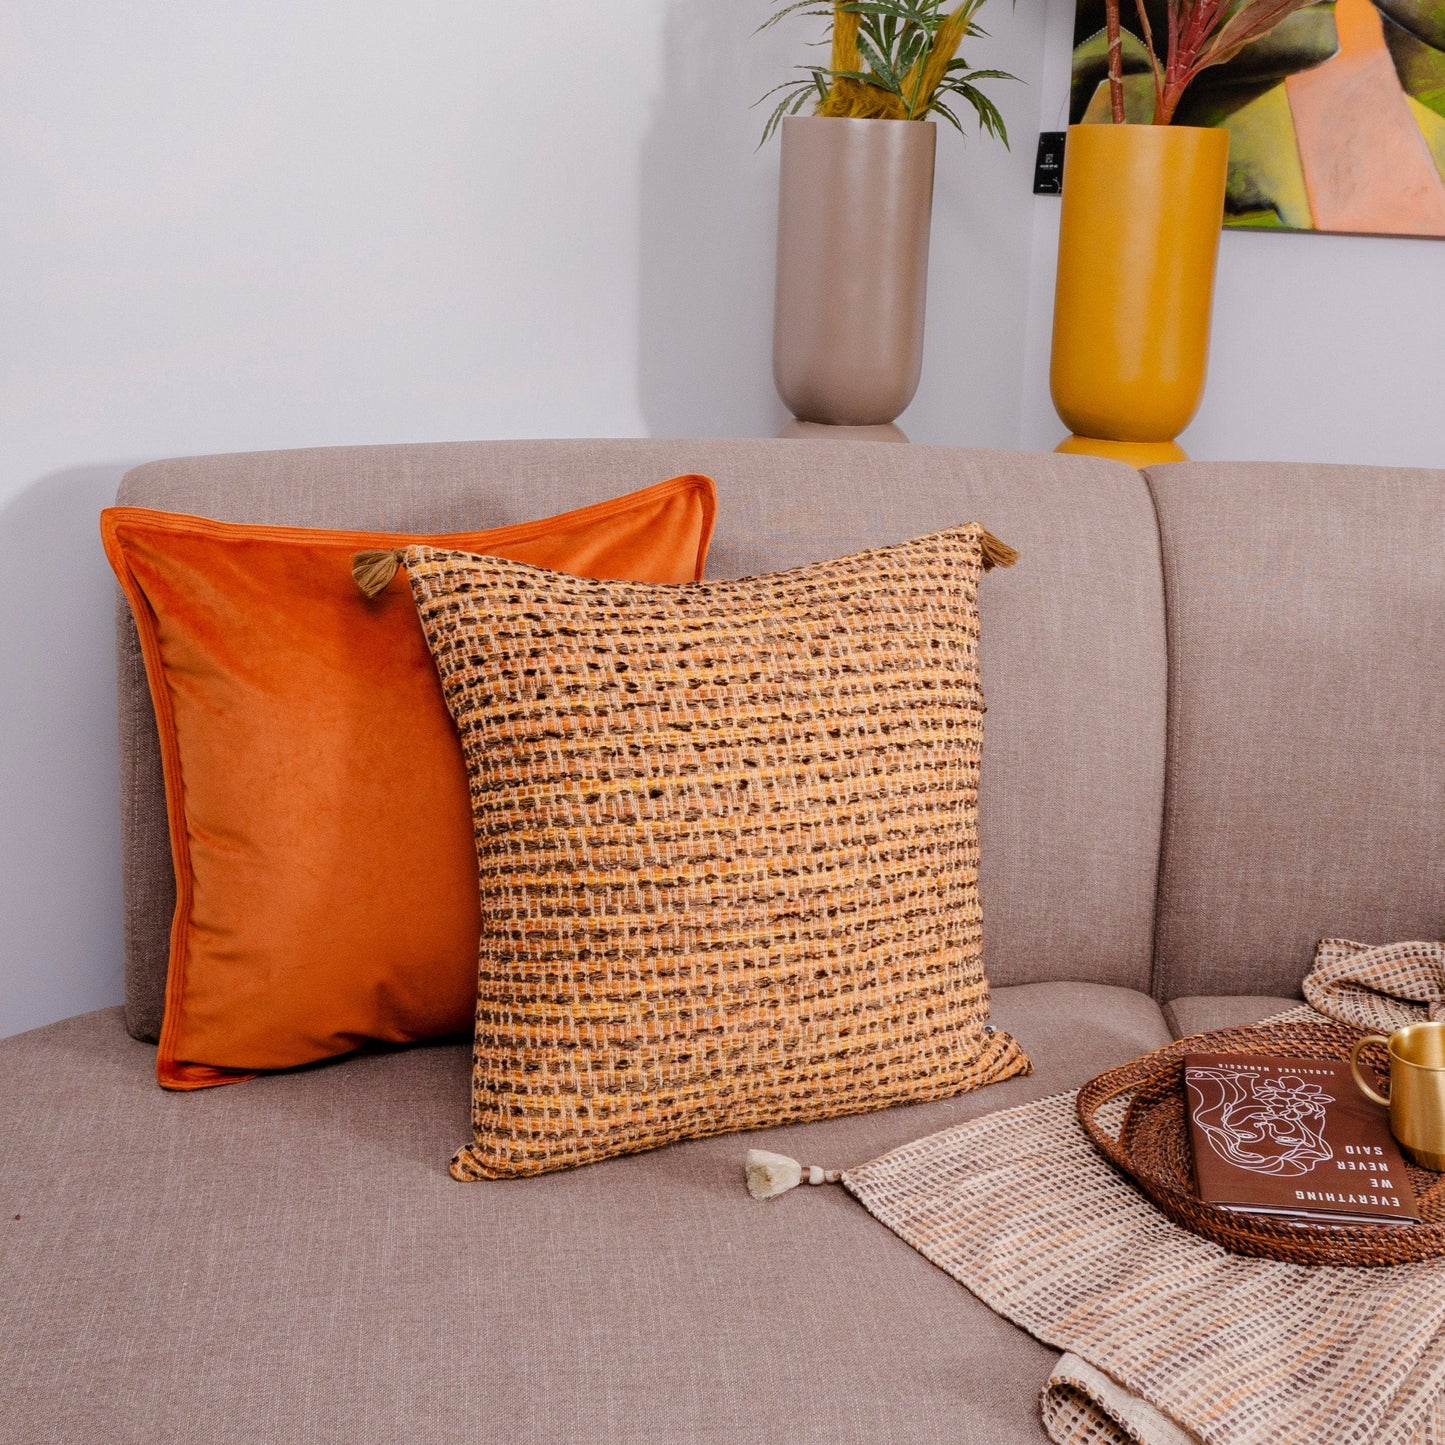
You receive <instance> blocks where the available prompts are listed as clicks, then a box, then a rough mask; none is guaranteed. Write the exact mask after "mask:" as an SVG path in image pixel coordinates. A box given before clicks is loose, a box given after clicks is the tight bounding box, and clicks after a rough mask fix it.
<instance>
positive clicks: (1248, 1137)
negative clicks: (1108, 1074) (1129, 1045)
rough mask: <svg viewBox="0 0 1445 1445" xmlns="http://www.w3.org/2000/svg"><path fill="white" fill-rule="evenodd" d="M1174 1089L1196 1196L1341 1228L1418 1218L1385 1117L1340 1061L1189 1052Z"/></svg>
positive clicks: (1249, 1210) (1232, 1206) (1236, 1207)
mask: <svg viewBox="0 0 1445 1445" xmlns="http://www.w3.org/2000/svg"><path fill="white" fill-rule="evenodd" d="M1184 1084H1185V1093H1186V1096H1187V1099H1188V1107H1189V1132H1190V1138H1191V1141H1192V1143H1193V1145H1194V1172H1195V1176H1196V1179H1197V1182H1198V1186H1199V1195H1200V1198H1201V1199H1204V1200H1206V1201H1207V1202H1209V1203H1211V1204H1217V1205H1219V1206H1220V1207H1221V1208H1225V1209H1234V1210H1239V1211H1241V1212H1246V1213H1256V1214H1279V1215H1286V1216H1291V1215H1292V1216H1296V1217H1298V1218H1300V1219H1302V1220H1316V1221H1321V1222H1331V1223H1341V1224H1358V1223H1363V1222H1379V1221H1385V1222H1391V1223H1407V1222H1411V1221H1416V1220H1418V1219H1419V1217H1420V1216H1419V1212H1418V1210H1417V1208H1416V1204H1415V1192H1414V1190H1413V1189H1412V1188H1411V1185H1410V1177H1409V1174H1408V1173H1407V1172H1406V1169H1405V1161H1404V1159H1403V1157H1402V1156H1401V1154H1400V1150H1399V1147H1398V1146H1397V1145H1396V1143H1395V1141H1394V1139H1393V1138H1392V1137H1391V1135H1390V1128H1389V1124H1388V1122H1387V1118H1386V1113H1385V1111H1384V1110H1383V1109H1381V1108H1380V1107H1379V1106H1378V1105H1377V1104H1372V1103H1371V1102H1370V1101H1369V1100H1368V1099H1366V1098H1364V1097H1363V1095H1361V1094H1360V1092H1359V1090H1357V1089H1356V1088H1355V1084H1354V1080H1353V1079H1351V1077H1350V1067H1349V1065H1348V1064H1346V1063H1339V1062H1334V1061H1332V1060H1329V1059H1279V1058H1271V1057H1268V1056H1265V1055H1252V1054H1189V1055H1188V1056H1187V1057H1186V1058H1185V1060H1184Z"/></svg>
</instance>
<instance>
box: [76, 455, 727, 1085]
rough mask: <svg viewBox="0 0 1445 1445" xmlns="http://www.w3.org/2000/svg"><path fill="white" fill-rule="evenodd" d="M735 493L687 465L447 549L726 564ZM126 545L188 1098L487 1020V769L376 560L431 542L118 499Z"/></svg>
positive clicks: (633, 570)
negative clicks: (460, 736)
mask: <svg viewBox="0 0 1445 1445" xmlns="http://www.w3.org/2000/svg"><path fill="white" fill-rule="evenodd" d="M714 510H715V496H714V490H713V485H712V483H711V482H710V481H709V480H708V479H707V478H706V477H697V476H687V477H677V478H674V479H673V480H671V481H668V482H663V483H660V484H659V485H657V486H654V487H649V488H647V489H645V490H644V491H640V492H635V493H632V494H630V495H629V496H626V497H620V498H617V499H615V500H613V501H608V502H603V503H600V504H598V505H596V506H592V507H585V508H582V509H581V510H578V511H575V512H568V513H565V514H564V515H562V516H559V517H551V518H547V519H546V520H544V521H539V522H529V523H524V524H522V525H520V526H513V527H503V528H498V529H495V530H492V531H487V532H473V533H466V534H462V535H456V536H447V537H433V538H430V539H427V540H430V541H431V542H433V543H435V544H436V545H439V546H446V547H456V548H460V549H464V550H467V551H478V552H484V553H490V554H493V555H496V556H500V557H507V558H511V559H513V560H515V561H521V562H528V563H531V564H533V565H535V566H538V567H546V568H553V569H557V570H565V571H571V572H576V573H579V574H581V575H584V576H588V577H596V578H611V579H632V580H636V581H645V582H691V581H696V580H697V579H698V578H700V577H701V575H702V568H703V561H704V558H705V556H706V552H707V545H708V541H709V539H710V536H711V532H712V523H713V516H714ZM101 534H102V536H103V538H104V541H105V550H106V555H107V556H108V557H109V559H110V563H111V566H112V567H114V569H115V572H116V575H117V577H119V579H120V583H121V586H122V588H123V589H124V590H125V594H126V597H127V598H128V599H129V601H130V605H131V610H132V611H133V613H134V614H135V619H136V624H137V627H138V629H139V632H140V639H141V647H142V650H143V652H144V654H145V661H146V671H147V675H148V677H149V681H150V688H151V696H152V698H153V700H154V702H155V710H156V720H157V724H158V727H159V730H160V740H161V753H162V758H163V760H164V764H165V776H166V796H167V804H168V809H169V814H170V831H171V850H172V856H173V860H174V864H175V872H176V895H177V896H176V914H175V921H174V924H173V926H172V930H171V952H170V964H169V972H168V976H167V984H166V1005H165V1021H164V1023H163V1025H162V1029H161V1036H160V1050H159V1054H158V1057H157V1062H156V1071H157V1076H158V1078H159V1079H160V1082H161V1083H162V1084H164V1085H165V1086H166V1087H168V1088H173V1089H194V1088H204V1087H206V1086H207V1085H211V1084H222V1083H230V1082H234V1081H236V1080H238V1079H243V1078H250V1077H252V1076H254V1074H255V1073H256V1071H258V1070H262V1069H281V1068H288V1067H290V1066H293V1065H296V1064H304V1063H308V1062H311V1061H313V1060H316V1059H322V1058H327V1057H330V1056H332V1055H335V1054H340V1053H344V1052H346V1051H347V1050H349V1049H354V1048H356V1047H358V1046H359V1045H361V1044H363V1043H365V1042H367V1041H368V1040H381V1041H387V1042H392V1043H405V1042H411V1041H414V1040H417V1039H425V1038H435V1037H439V1036H442V1035H446V1034H452V1033H461V1032H465V1031H467V1030H468V1029H470V1028H471V1025H472V1015H473V1012H474V1009H475V1005H476V971H477V936H478V932H479V920H478V903H477V864H476V853H475V848H474V844H473V841H472V819H471V807H470V802H469V799H468V793H467V777H466V769H465V766H464V764H463V761H462V753H461V748H460V746H459V744H458V742H457V737H456V732H455V730H454V728H453V726H452V723H451V718H450V716H449V714H448V712H447V707H446V703H445V702H444V700H443V698H442V693H441V687H440V685H439V683H438V681H437V674H436V669H435V667H434V665H433V663H432V660H431V655H430V654H429V652H428V651H427V645H426V641H425V639H424V637H423V636H422V631H421V628H420V626H419V625H418V623H417V615H416V609H415V607H414V606H413V604H412V600H411V596H410V594H409V592H408V589H407V586H406V583H405V581H404V580H402V579H398V580H397V581H396V582H394V583H393V585H392V586H391V587H390V588H389V589H388V590H387V591H385V592H383V593H382V594H381V595H380V596H379V597H377V598H375V599H374V600H373V601H370V602H367V601H365V600H364V599H362V598H361V597H360V596H359V594H358V593H357V590H356V587H355V585H354V583H353V582H352V580H351V571H350V567H351V556H352V553H354V552H355V551H356V550H357V549H358V548H362V547H378V546H380V547H386V546H398V545H406V544H407V543H409V542H416V541H419V540H422V539H419V538H416V537H404V536H393V535H381V534H376V533H364V532H324V531H311V530H304V529H300V528H288V527H249V526H237V525H234V524H230V523H224V522H213V521H207V520H204V519H202V518H199V517H187V516H176V515H172V514H170V513H165V512H152V511H147V510H144V509H140V508H130V507H115V508H111V509H110V510H108V511H106V512H105V513H104V514H103V515H102V519H101Z"/></svg>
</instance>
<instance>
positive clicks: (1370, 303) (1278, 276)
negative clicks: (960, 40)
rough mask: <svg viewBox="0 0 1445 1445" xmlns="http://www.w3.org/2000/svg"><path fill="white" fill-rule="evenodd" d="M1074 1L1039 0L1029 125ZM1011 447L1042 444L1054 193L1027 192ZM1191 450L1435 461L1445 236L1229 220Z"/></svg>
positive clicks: (1051, 95)
mask: <svg viewBox="0 0 1445 1445" xmlns="http://www.w3.org/2000/svg"><path fill="white" fill-rule="evenodd" d="M1073 12H1074V0H1047V10H1046V20H1045V32H1046V33H1045V35H1044V39H1043V63H1042V65H1041V67H1040V71H1039V85H1038V90H1037V93H1038V96H1039V102H1040V111H1039V128H1040V129H1047V130H1061V129H1063V127H1064V126H1065V125H1066V124H1067V120H1068V108H1067V95H1068V73H1069V50H1070V46H1071V43H1072V32H1073ZM1033 204H1034V236H1033V264H1032V276H1031V283H1032V284H1031V290H1030V296H1029V303H1028V306H1029V320H1028V337H1027V342H1026V345H1025V350H1026V358H1025V362H1024V375H1023V397H1024V401H1023V410H1022V417H1021V423H1020V430H1019V441H1018V444H1019V445H1020V446H1024V447H1052V446H1053V445H1054V444H1055V443H1056V442H1058V441H1059V439H1060V438H1061V437H1062V436H1063V435H1064V434H1065V432H1066V430H1067V429H1066V428H1065V427H1064V426H1063V425H1062V424H1061V423H1060V422H1059V420H1058V418H1057V417H1056V416H1055V415H1054V412H1053V408H1052V406H1050V404H1049V399H1048V398H1049V385H1048V380H1049V332H1050V327H1051V325H1052V307H1053V277H1054V256H1055V250H1056V247H1057V244H1058V225H1059V202H1058V200H1057V199H1054V198H1051V197H1043V196H1040V197H1036V198H1035V200H1034V203H1033ZM1180 440H1181V442H1182V444H1183V446H1184V448H1185V450H1187V451H1188V452H1189V454H1190V456H1193V457H1198V458H1200V459H1209V460H1223V459H1249V460H1265V461H1325V462H1365V463H1371V462H1373V463H1379V464H1382V465H1394V466H1426V467H1445V241H1442V240H1420V239H1412V238H1405V237H1383V236H1327V235H1294V234H1284V233H1279V232H1274V233H1269V232H1257V231H1226V232H1225V233H1224V235H1223V237H1222V238H1221V242H1220V253H1219V271H1218V277H1217V280H1216V285H1215V300H1214V331H1213V338H1212V344H1211V350H1210V365H1209V384H1208V387H1207V389H1206V391H1205V396H1204V402H1203V405H1202V406H1201V407H1200V410H1199V414H1198V416H1196V418H1195V420H1194V422H1193V423H1192V425H1191V426H1190V427H1189V429H1188V430H1187V431H1186V432H1185V433H1184V435H1183V437H1182V438H1181V439H1180Z"/></svg>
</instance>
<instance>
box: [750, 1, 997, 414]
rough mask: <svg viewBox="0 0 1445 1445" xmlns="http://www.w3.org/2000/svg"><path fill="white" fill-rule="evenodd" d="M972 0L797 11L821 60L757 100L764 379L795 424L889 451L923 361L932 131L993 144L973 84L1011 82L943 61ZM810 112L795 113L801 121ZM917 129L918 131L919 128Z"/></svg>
mask: <svg viewBox="0 0 1445 1445" xmlns="http://www.w3.org/2000/svg"><path fill="white" fill-rule="evenodd" d="M983 4H984V0H962V3H958V4H956V5H954V6H953V7H952V8H945V5H946V0H835V3H832V4H825V5H820V4H819V3H818V0H797V3H792V4H787V5H784V6H783V7H782V8H781V9H779V10H778V11H777V12H776V13H774V14H773V16H772V17H771V18H770V19H769V20H767V21H766V22H765V23H764V25H763V26H762V27H760V28H762V29H767V28H768V27H769V26H772V25H776V24H777V23H778V22H780V21H782V20H784V19H786V18H788V17H789V16H793V15H799V14H801V15H806V16H809V17H813V18H819V19H826V20H827V21H828V23H829V31H828V33H827V35H826V40H827V43H828V47H829V53H828V63H827V64H826V65H824V64H821V63H818V64H813V65H802V66H799V67H798V69H799V70H800V71H801V72H802V74H801V75H800V76H798V77H796V78H794V79H792V80H789V81H785V82H784V83H783V84H782V85H780V86H778V87H777V88H776V89H775V90H773V91H771V92H769V94H768V95H767V96H765V97H763V102H760V104H761V103H765V102H767V101H771V102H772V107H771V111H770V114H769V115H768V119H767V122H766V125H765V126H764V130H763V140H764V141H767V140H768V139H769V138H770V137H771V136H772V135H773V134H774V133H777V132H780V133H781V137H782V165H781V171H780V178H779V205H778V269H777V293H776V306H775V311H774V328H773V377H774V380H775V381H776V383H777V387H778V392H779V394H780V395H781V396H782V398H783V400H784V401H785V402H786V403H787V405H788V407H789V408H790V409H791V410H792V412H793V414H794V417H795V418H796V419H797V420H796V421H795V422H794V423H791V424H790V425H789V427H788V428H786V429H785V431H784V435H798V434H803V433H806V432H807V431H808V430H809V429H810V428H813V427H817V426H820V425H821V426H828V427H854V428H861V429H864V430H862V431H857V432H852V433H847V434H848V435H855V436H857V435H873V436H881V437H886V438H892V439H898V440H902V439H904V438H903V434H902V432H901V431H899V430H898V429H897V427H895V426H893V425H892V423H893V421H894V419H895V418H896V417H897V416H898V415H899V414H900V413H901V412H902V411H903V410H904V408H905V407H907V405H908V403H909V402H910V401H912V399H913V394H914V392H915V391H916V390H917V388H918V379H919V373H920V371H921V368H922V360H923V316H924V302H925V297H926V290H927V279H928V239H929V224H930V218H931V212H932V205H933V166H934V148H935V137H936V134H937V130H936V127H935V126H934V125H933V124H931V123H928V122H931V121H932V120H933V118H934V117H942V119H943V120H944V121H946V122H947V123H948V124H951V125H953V126H955V127H956V128H957V129H958V130H960V131H963V130H964V123H963V121H962V120H961V119H960V115H959V113H958V112H959V110H960V109H962V110H964V111H965V114H970V115H971V117H972V119H973V120H974V122H975V123H976V124H977V126H978V128H979V129H980V130H981V131H982V132H983V133H984V134H986V135H989V136H994V137H997V138H998V139H999V140H1002V141H1003V142H1004V143H1005V144H1007V143H1008V133H1007V130H1006V128H1005V126H1004V121H1003V117H1002V116H1001V115H1000V114H999V111H998V108H997V106H996V105H995V104H994V102H993V101H992V100H991V99H990V98H989V96H988V95H987V94H986V93H985V90H984V89H983V88H982V86H983V84H986V83H987V82H989V81H995V80H1011V79H1013V78H1014V77H1012V76H1010V75H1008V74H1006V73H1005V72H1004V71H1001V70H987V69H984V70H979V69H973V68H971V67H970V66H969V65H968V63H967V62H966V61H965V60H964V59H963V58H962V57H961V56H960V55H959V49H960V47H961V46H962V45H963V43H964V41H966V40H967V39H969V38H970V37H974V36H978V35H980V34H982V32H981V31H980V30H979V28H978V25H977V23H976V16H977V14H978V11H979V10H980V9H981V8H982V6H983ZM808 111H811V112H812V113H811V114H807V113H806V112H808ZM918 122H923V123H922V124H919V123H918Z"/></svg>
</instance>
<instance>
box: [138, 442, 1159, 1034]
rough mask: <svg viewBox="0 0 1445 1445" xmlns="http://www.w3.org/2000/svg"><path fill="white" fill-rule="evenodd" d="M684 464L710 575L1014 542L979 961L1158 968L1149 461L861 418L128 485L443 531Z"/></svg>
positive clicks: (291, 457)
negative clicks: (898, 435)
mask: <svg viewBox="0 0 1445 1445" xmlns="http://www.w3.org/2000/svg"><path fill="white" fill-rule="evenodd" d="M685 471H702V472H705V473H707V474H708V475H710V476H712V477H714V478H715V480H716V482H717V489H718V520H717V529H716V532H715V535H714V541H713V546H712V551H711V554H710V557H709V564H708V574H709V575H710V576H714V577H728V576H733V577H736V576H742V575H746V574H751V573H760V572H770V571H776V570H778V569H780V568H785V567H792V566H798V565H802V564H804V563H808V562H816V561H823V560H826V559H828V558H832V557H841V556H846V555H848V554H850V553H853V552H859V551H862V550H864V549H865V548H868V547H874V546H882V545H886V544H888V543H892V542H899V541H903V540H906V539H907V538H910V537H915V536H920V535H922V534H924V533H928V532H935V531H940V530H942V529H944V528H946V527H950V526H954V525H957V524H959V523H962V522H966V521H971V520H975V519H976V520H978V521H980V522H982V523H984V525H986V526H987V527H988V528H989V529H990V530H991V531H992V532H994V533H995V534H996V535H997V536H999V537H1001V538H1002V539H1003V540H1004V541H1005V542H1007V543H1009V544H1011V545H1012V546H1014V547H1017V548H1018V549H1019V550H1020V552H1021V554H1022V556H1021V560H1020V562H1019V565H1018V566H1016V567H1014V568H1012V569H1010V570H1009V571H1008V572H1004V573H1000V574H998V575H997V576H996V577H994V578H991V579H990V580H991V581H992V582H994V583H995V584H996V585H994V586H991V587H989V588H987V589H986V590H985V594H984V596H983V597H982V599H981V603H980V610H981V614H982V628H983V644H982V650H981V658H982V671H983V686H984V695H985V698H986V700H987V703H988V708H989V712H988V720H987V726H986V732H985V742H984V757H983V774H982V782H981V787H980V798H979V833H980V841H981V848H982V862H981V883H980V887H981V892H982V898H983V908H984V961H985V966H986V967H987V970H988V974H989V978H990V979H991V980H992V982H993V983H995V984H1012V983H1025V982H1034V981H1043V980H1048V979H1059V978H1073V979H1086V980H1094V981H1097V982H1100V983H1111V984H1123V985H1129V986H1132V987H1136V988H1147V986H1148V982H1149V977H1150V959H1151V948H1152V939H1153V927H1154V896H1155V887H1156V878H1157V866H1158V844H1159V826H1160V810H1161V806H1162V794H1163V769H1164V706H1165V675H1166V668H1165V656H1164V617H1163V597H1162V589H1161V582H1160V573H1159V558H1158V534H1157V528H1156V525H1155V520H1154V513H1153V507H1152V505H1151V503H1150V499H1149V494H1148V490H1147V488H1146V487H1145V485H1144V482H1143V479H1142V478H1141V477H1140V476H1139V474H1138V473H1137V472H1135V471H1133V470H1131V469H1130V468H1127V467H1124V466H1122V465H1119V464H1117V463H1113V462H1106V461H1099V460H1095V459H1092V458H1080V457H1061V456H1048V455H1030V454H1022V453H1009V452H985V451H971V450H963V449H957V448H940V447H922V446H912V445H908V446H900V445H896V444H886V443H864V442H834V441H811V440H809V441H802V440H797V441H794V440H788V441H775V440H748V439H736V440H724V441H662V440H648V441H620V440H619V441H525V442H467V443H446V444H438V445H414V446H393V447H345V448H325V449H316V450H306V451H292V452H257V453H246V454H237V455H231V456H213V457H195V458H182V459H178V460H172V461H163V462H152V463H149V464H147V465H145V466H142V467H137V468H135V469H134V470H133V471H131V472H130V473H128V474H127V476H126V478H125V479H124V481H123V482H122V484H121V488H120V494H119V498H118V500H119V501H120V502H121V503H123V504H126V505H130V506H143V507H156V508H160V509H163V510H168V511H179V512H192V513H196V514H198V515H201V516H208V517H216V518H219V519H221V520H223V521H246V522H255V523H271V524H275V525H281V526H297V527H307V526H311V527H331V528H350V529H355V530H364V531H393V532H395V531H414V532H447V531H465V530H472V529H476V528H480V527H493V526H502V525H505V524H507V523H511V522H519V521H525V520H528V519H529V518H532V517H537V516H542V515H545V514H547V513H550V512H558V511H564V510H566V509H568V508H572V507H577V506H581V505H585V504H586V503H589V502H594V501H597V500H599V499H602V498H605V497H612V496H617V495H620V494H621V493H623V492H628V491H632V490H635V489H636V488H638V487H640V486H644V485H646V484H647V483H649V482H655V481H660V480H661V479H662V478H664V477H668V476H673V475H676V474H678V473H680V472H685ZM119 663H120V666H119V686H120V727H121V758H122V764H121V766H122V814H123V817H122V822H123V835H124V867H125V880H126V932H127V938H126V953H127V1020H128V1023H129V1026H130V1028H131V1030H132V1032H134V1033H135V1034H136V1035H137V1036H138V1037H152V1038H153V1037H154V1036H155V1030H156V1026H157V1024H158V1022H159V1018H160V1001H161V999H162V997H163V992H164V979H165V959H166V953H167V935H168V932H169V928H170V918H171V912H172V910H173V907H174V882H173V879H172V875H171V866H170V850H169V844H168V841H167V835H166V823H165V805H164V796H163V786H162V781H161V770H160V759H159V753H158V750H157V747H156V741H155V722H154V718H153V717H152V715H151V712H150V701H149V696H148V694H147V690H146V685H145V676H144V670H143V668H142V665H141V661H140V653H139V648H138V645H137V642H136V639H135V634H134V628H133V626H132V625H131V623H130V619H129V616H128V614H123V615H122V616H121V618H120V635H119Z"/></svg>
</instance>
